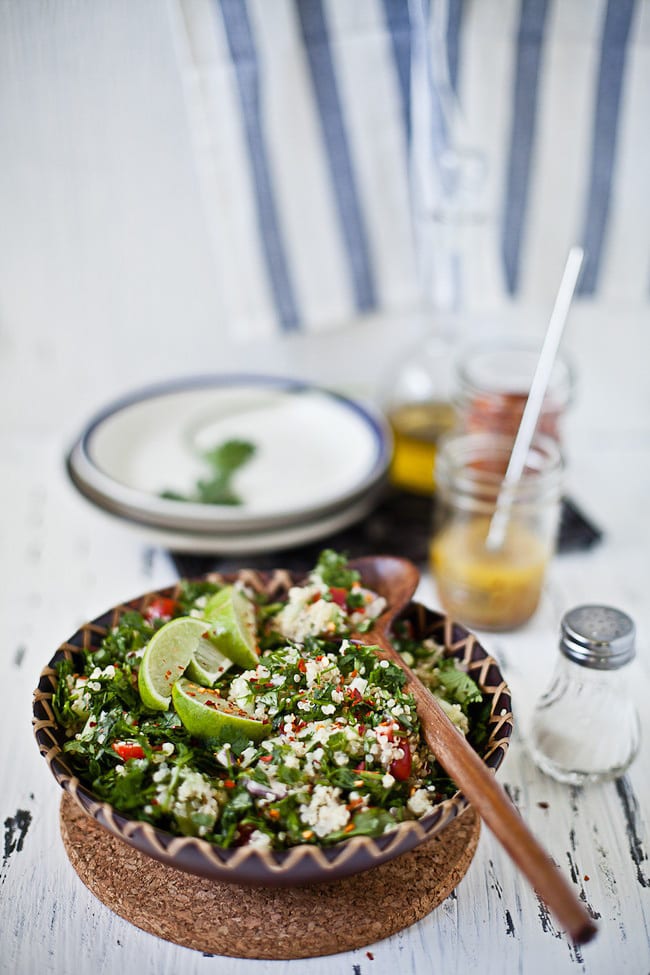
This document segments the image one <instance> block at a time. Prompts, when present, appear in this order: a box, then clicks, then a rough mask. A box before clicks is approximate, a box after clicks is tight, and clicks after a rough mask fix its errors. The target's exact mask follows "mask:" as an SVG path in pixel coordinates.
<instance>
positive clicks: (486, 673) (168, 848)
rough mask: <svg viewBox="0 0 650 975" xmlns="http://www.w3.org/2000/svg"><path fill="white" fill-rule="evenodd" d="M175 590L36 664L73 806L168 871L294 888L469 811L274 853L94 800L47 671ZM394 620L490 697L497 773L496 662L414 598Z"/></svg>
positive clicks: (505, 699) (502, 692) (357, 864)
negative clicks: (224, 843) (453, 661)
mask: <svg viewBox="0 0 650 975" xmlns="http://www.w3.org/2000/svg"><path fill="white" fill-rule="evenodd" d="M209 578H211V579H214V580H215V581H219V582H233V581H235V580H236V579H240V580H241V581H242V582H245V583H246V585H248V586H250V587H251V588H253V589H254V590H255V591H256V592H264V593H266V594H268V595H269V596H270V597H271V598H273V599H275V598H278V597H282V596H283V595H284V594H285V593H286V592H287V591H288V589H289V588H290V586H291V585H295V584H296V583H297V582H299V581H300V580H299V579H298V578H297V577H294V576H292V574H291V573H289V572H287V571H285V570H276V571H275V572H271V573H264V572H255V571H252V570H244V571H242V572H240V573H237V574H229V575H224V576H221V575H213V576H210V577H209ZM177 594H178V586H169V587H167V588H166V589H163V590H159V591H157V592H151V593H146V594H144V595H143V596H140V597H138V598H137V599H134V600H132V601H130V602H129V603H126V604H121V605H118V606H115V607H114V608H113V609H111V610H109V611H108V612H107V613H104V614H103V615H102V616H100V617H98V618H97V619H95V620H93V621H91V622H89V623H86V624H84V625H83V626H82V627H81V628H80V629H79V630H78V631H77V632H76V633H75V634H74V636H72V637H71V638H70V640H68V641H66V642H65V643H63V644H62V645H61V646H60V647H59V649H58V650H57V652H56V654H55V655H54V657H53V658H52V660H51V661H50V662H49V664H48V665H47V666H46V667H45V668H44V669H43V671H42V673H41V675H40V680H39V684H38V687H37V688H36V690H35V691H34V703H33V728H34V734H35V737H36V741H37V743H38V747H39V750H40V752H41V754H42V755H43V757H44V758H45V760H46V762H47V763H48V766H49V768H50V771H51V772H52V774H53V776H54V778H55V779H56V781H57V782H58V783H59V785H60V786H61V787H62V788H63V789H65V790H66V791H67V792H68V793H69V794H70V795H71V796H72V797H73V798H74V800H75V802H76V803H77V805H78V806H79V807H80V808H81V809H82V810H83V811H84V812H85V813H86V814H87V815H88V816H90V817H91V818H92V819H95V820H96V821H97V822H98V823H100V824H101V825H102V826H103V827H104V828H105V829H107V830H108V831H109V832H110V833H112V834H113V835H114V836H117V837H119V838H120V839H121V840H123V841H124V842H125V843H128V844H130V845H131V846H133V847H135V848H136V849H138V850H140V851H141V852H142V853H145V854H147V855H148V856H151V857H153V858H154V859H156V860H160V861H162V862H163V863H166V864H167V865H169V866H171V867H174V868H176V869H180V870H184V871H186V872H189V873H193V874H197V875H199V876H202V877H206V878H209V879H211V880H217V881H227V882H231V883H237V884H241V885H249V886H273V887H276V886H301V885H305V884H314V883H322V882H327V881H332V880H336V879H339V878H341V877H345V876H349V875H351V874H353V873H358V872H361V871H363V870H367V869H370V868H371V867H374V866H377V865H379V864H380V863H383V862H385V861H386V860H389V859H392V858H393V857H395V856H398V855H400V854H402V853H405V852H407V851H408V850H411V849H413V848H414V847H416V846H418V845H419V844H420V843H423V842H424V841H425V840H427V839H431V837H433V836H435V835H436V834H437V833H439V832H440V831H441V830H442V829H444V828H445V826H447V825H448V824H449V823H450V822H451V821H452V820H453V819H454V818H455V817H456V816H458V815H459V814H460V813H462V812H463V810H464V809H465V808H466V807H467V805H468V803H467V800H466V799H465V797H464V796H463V795H462V793H460V792H456V793H455V795H453V796H452V797H451V798H449V799H445V800H444V801H443V802H440V803H439V804H438V805H437V806H436V808H435V809H434V811H433V812H431V813H429V814H428V815H427V816H424V817H423V818H422V819H420V820H413V821H409V822H405V823H400V824H399V825H398V826H397V827H396V828H395V829H394V830H391V831H390V832H389V833H386V834H384V835H383V836H380V837H374V838H373V837H364V836H355V837H352V838H351V839H349V840H345V841H343V842H341V843H337V844H335V845H333V846H331V847H319V846H313V845H310V844H303V845H300V846H295V847H292V848H290V849H289V850H286V851H281V852H280V851H267V850H259V849H256V848H252V847H247V846H241V847H237V848H234V849H227V850H224V849H221V848H220V847H217V846H215V845H213V844H211V843H209V842H207V841H206V840H202V839H199V838H198V837H186V836H174V835H172V834H171V833H168V832H166V831H165V830H162V829H159V828H157V827H155V826H152V825H151V824H150V823H145V822H142V821H139V820H134V819H130V818H129V817H128V816H125V815H123V814H122V813H120V812H119V811H118V810H116V809H114V808H113V807H112V806H110V805H109V804H108V803H106V802H103V801H101V800H100V799H98V798H97V797H96V796H94V795H93V793H92V791H91V790H90V789H89V788H88V787H87V786H85V785H84V784H83V783H82V782H80V780H79V778H78V777H77V776H76V775H75V774H74V772H73V771H72V769H71V768H70V767H69V766H68V764H67V762H66V759H65V753H64V752H63V745H64V743H65V741H66V735H65V731H64V730H63V728H61V727H60V726H59V725H58V723H57V720H56V716H55V714H54V711H53V709H52V697H53V695H54V693H55V691H56V686H57V677H56V671H55V669H54V667H55V665H56V663H57V661H59V660H60V659H62V658H63V657H67V658H69V659H74V658H75V656H76V655H77V654H78V652H79V650H80V648H84V649H92V648H93V647H98V646H99V643H100V642H101V640H102V638H103V637H104V635H105V634H106V633H107V632H108V630H109V629H110V628H111V627H113V626H115V625H116V624H117V623H118V622H119V620H120V619H121V617H122V616H123V615H124V613H125V612H127V611H129V610H134V609H135V610H138V611H140V612H144V611H145V610H146V608H147V606H148V605H149V603H150V602H151V601H152V600H153V599H155V598H156V597H158V596H161V595H162V596H175V595H177ZM401 618H404V619H408V620H410V622H411V624H412V626H413V632H414V634H415V635H416V636H417V637H419V638H422V639H425V638H429V637H430V638H432V639H434V640H435V641H436V642H437V643H439V644H442V645H443V646H444V647H445V652H446V654H448V655H453V656H455V657H457V658H458V660H459V661H460V662H461V663H463V664H464V666H465V667H466V668H467V671H468V673H469V674H470V675H471V676H472V677H473V678H474V680H475V681H476V682H477V683H478V685H479V687H480V688H481V690H482V691H483V695H484V698H487V699H488V700H489V702H490V716H489V722H488V730H489V735H488V740H487V742H486V744H485V746H484V748H483V750H482V752H481V757H482V758H483V761H484V762H485V764H486V765H488V766H489V767H490V768H491V769H493V770H494V771H495V772H496V770H497V769H498V768H499V766H500V765H501V763H502V761H503V759H504V758H505V755H506V752H507V749H508V743H509V739H510V735H511V733H512V711H511V701H510V693H509V690H508V688H507V685H506V683H505V681H504V680H503V677H502V675H501V673H500V671H499V668H498V666H497V664H496V661H495V660H494V659H493V658H492V657H490V656H489V655H488V654H487V653H486V652H485V650H484V649H483V648H482V647H481V645H480V644H479V643H478V641H477V639H476V637H474V636H473V635H472V634H471V633H469V632H468V631H467V630H466V629H465V628H464V627H462V626H460V625H458V624H456V623H453V622H452V621H450V620H449V619H447V618H446V617H444V616H442V615H441V614H439V613H435V612H433V611H432V610H429V609H427V608H426V607H424V606H422V605H421V604H418V603H411V604H410V605H409V607H407V609H406V610H405V612H404V613H403V614H402V616H401Z"/></svg>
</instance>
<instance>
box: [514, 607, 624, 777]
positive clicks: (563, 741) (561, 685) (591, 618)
mask: <svg viewBox="0 0 650 975" xmlns="http://www.w3.org/2000/svg"><path fill="white" fill-rule="evenodd" d="M634 641H635V627H634V623H633V621H632V620H631V619H630V617H629V616H627V614H626V613H623V612H621V611H620V610H618V609H614V608H613V607H610V606H578V607H577V608H576V609H573V610H571V611H570V612H569V613H567V614H566V615H565V617H564V618H563V620H562V625H561V636H560V657H559V659H558V661H557V664H556V668H555V673H554V675H553V679H552V681H551V685H550V687H549V688H548V690H547V691H546V693H545V694H544V695H543V696H542V697H541V698H540V700H539V702H538V704H537V706H536V708H535V713H534V716H533V722H532V727H531V740H530V751H531V754H532V757H533V760H534V761H535V763H536V764H537V765H538V766H539V767H540V768H541V769H542V771H543V772H546V773H547V774H548V775H550V776H552V777H553V778H555V779H557V780H558V781H560V782H566V783H568V784H570V785H582V784H584V783H587V782H601V781H606V780H608V779H613V778H617V777H618V776H619V775H622V774H623V772H624V771H625V770H626V769H627V767H628V766H629V765H630V763H631V762H632V761H633V759H634V757H635V756H636V754H637V752H638V750H639V744H640V738H641V736H640V726H639V717H638V714H637V710H636V707H635V705H634V702H633V701H632V699H631V698H630V695H629V689H628V686H627V680H628V669H627V665H628V664H629V663H630V662H631V661H632V660H633V658H634V656H635V645H634Z"/></svg>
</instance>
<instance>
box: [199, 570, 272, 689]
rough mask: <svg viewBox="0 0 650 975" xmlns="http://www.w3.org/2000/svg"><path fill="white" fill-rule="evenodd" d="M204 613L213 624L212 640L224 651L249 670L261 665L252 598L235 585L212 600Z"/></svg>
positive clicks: (212, 597)
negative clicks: (248, 597)
mask: <svg viewBox="0 0 650 975" xmlns="http://www.w3.org/2000/svg"><path fill="white" fill-rule="evenodd" d="M203 614H204V616H205V618H206V620H209V621H210V623H211V626H210V636H211V638H212V642H213V643H214V645H215V646H216V648H217V649H218V650H220V651H221V653H223V654H225V656H226V657H228V658H229V659H230V660H233V661H234V662H235V663H236V664H239V666H240V667H243V668H244V669H245V670H246V669H248V668H251V667H257V665H258V663H259V651H258V649H257V622H256V619H255V607H254V606H253V604H252V602H251V601H250V599H247V597H246V596H245V595H244V594H243V593H242V592H240V590H239V589H235V588H234V586H225V587H224V588H223V589H220V590H219V592H217V593H215V594H214V596H211V597H210V599H208V601H207V603H206V604H205V609H204V610H203Z"/></svg>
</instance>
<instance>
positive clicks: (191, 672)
mask: <svg viewBox="0 0 650 975" xmlns="http://www.w3.org/2000/svg"><path fill="white" fill-rule="evenodd" d="M203 628H204V629H205V623H203ZM229 667H232V660H229V659H228V657H225V656H224V655H223V654H222V653H220V652H219V650H217V648H216V647H215V646H214V644H212V643H210V642H208V640H201V642H200V643H199V645H198V647H197V648H196V650H195V651H194V653H193V654H192V659H191V660H190V662H189V664H188V667H187V671H186V673H187V676H188V677H189V678H190V680H193V681H195V683H197V684H202V685H203V686H204V687H214V685H215V683H216V682H217V681H218V680H219V678H220V677H221V676H222V674H225V672H226V671H227V670H228V668H229Z"/></svg>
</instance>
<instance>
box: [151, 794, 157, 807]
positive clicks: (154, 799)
mask: <svg viewBox="0 0 650 975" xmlns="http://www.w3.org/2000/svg"><path fill="white" fill-rule="evenodd" d="M151 805H152V806H157V805H158V800H157V799H156V797H155V796H154V798H153V799H152V800H151Z"/></svg>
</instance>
